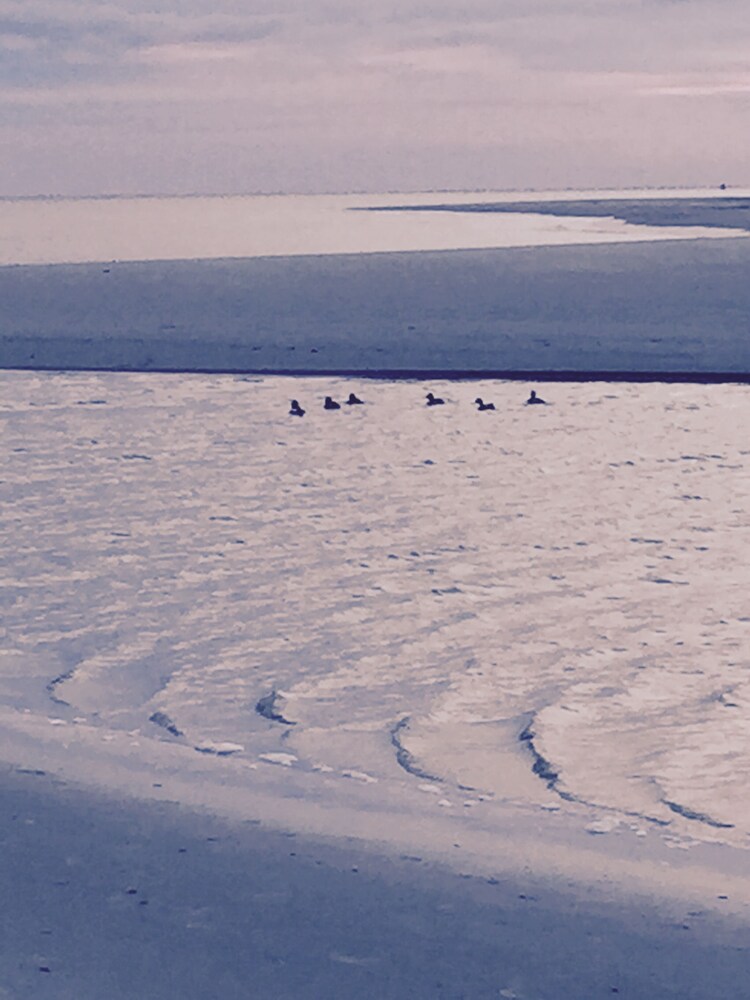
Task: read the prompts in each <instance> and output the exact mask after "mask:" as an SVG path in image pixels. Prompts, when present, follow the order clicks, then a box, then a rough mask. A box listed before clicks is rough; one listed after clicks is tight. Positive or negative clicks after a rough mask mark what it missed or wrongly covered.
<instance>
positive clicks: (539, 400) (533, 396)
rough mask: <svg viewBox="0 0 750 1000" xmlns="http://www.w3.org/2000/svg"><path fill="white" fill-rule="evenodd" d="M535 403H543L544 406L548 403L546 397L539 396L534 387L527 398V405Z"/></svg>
mask: <svg viewBox="0 0 750 1000" xmlns="http://www.w3.org/2000/svg"><path fill="white" fill-rule="evenodd" d="M534 403H541V404H542V405H543V406H546V405H547V400H546V399H542V397H541V396H537V394H536V392H535V391H534V390H533V389H532V390H531V395H530V396H529V398H528V399H527V400H526V405H527V406H530V405H533V404H534Z"/></svg>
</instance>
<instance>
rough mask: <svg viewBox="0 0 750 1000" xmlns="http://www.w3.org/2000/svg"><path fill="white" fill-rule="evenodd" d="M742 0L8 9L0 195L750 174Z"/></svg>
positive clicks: (748, 33) (215, 1) (5, 3)
mask: <svg viewBox="0 0 750 1000" xmlns="http://www.w3.org/2000/svg"><path fill="white" fill-rule="evenodd" d="M749 118H750V5H749V4H748V3H747V0H462V2H458V0H427V2H424V0H401V2H399V3H396V2H390V0H389V2H385V3H372V2H365V0H330V2H327V0H288V2H279V0H276V2H274V0H211V2H209V0H181V2H178V0H175V2H174V3H172V4H166V3H161V2H160V0H150V2H149V0H119V2H116V3H104V2H99V0H34V2H33V3H29V0H0V142H1V143H2V149H3V154H4V155H3V157H2V158H0V195H23V194H104V193H188V192H210V193H243V192H253V191H263V192H276V191H299V192H337V191H363V190H364V191H384V190H425V189H436V188H450V189H466V188H468V189H473V188H493V189H499V188H526V187H532V188H560V187H591V186H593V187H597V186H599V187H613V186H657V185H688V186H692V185H710V186H715V185H718V184H719V183H721V182H725V183H727V184H736V185H747V184H748V183H750V168H748V162H750V157H749V156H748V152H749V151H748V136H749V135H750V121H749Z"/></svg>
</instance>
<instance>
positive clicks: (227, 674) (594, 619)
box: [0, 373, 750, 843]
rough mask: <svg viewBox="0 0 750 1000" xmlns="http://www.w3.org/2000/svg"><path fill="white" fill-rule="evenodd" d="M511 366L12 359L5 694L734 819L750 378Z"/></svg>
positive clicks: (745, 738) (699, 819) (272, 748)
mask: <svg viewBox="0 0 750 1000" xmlns="http://www.w3.org/2000/svg"><path fill="white" fill-rule="evenodd" d="M427 389H432V390H434V391H435V393H436V394H438V395H440V396H442V397H443V398H444V399H445V401H446V405H444V406H442V407H427V406H425V405H424V393H425V392H426V391H427ZM352 390H353V391H355V392H356V394H357V395H358V396H359V397H360V398H362V399H364V400H365V405H364V406H352V407H347V406H346V405H344V406H342V408H341V410H339V411H335V412H326V411H324V409H323V398H324V396H325V395H327V394H331V395H333V396H334V397H337V398H338V399H339V400H341V401H343V400H345V399H346V397H347V395H348V393H349V392H350V391H352ZM527 394H528V392H527V389H526V388H525V387H523V386H521V385H519V384H517V383H516V384H513V383H489V382H486V383H481V384H479V385H476V384H461V383H453V384H448V383H444V384H433V385H431V386H424V387H423V386H421V385H416V384H409V383H401V384H389V383H371V384H367V383H362V382H350V381H344V380H340V381H323V380H315V379H280V378H268V379H263V380H261V379H253V380H246V379H240V378H232V377H204V376H184V375H174V376H146V375H124V374H121V375H68V376H53V375H40V374H21V373H17V374H8V375H6V376H4V392H3V403H2V407H1V409H0V416H1V417H2V422H3V425H4V426H3V436H2V440H3V441H4V443H5V444H6V449H7V454H6V472H5V475H4V492H5V496H6V501H5V505H4V508H3V510H4V513H3V525H2V527H3V537H4V538H6V539H8V540H9V544H6V545H5V546H4V548H3V551H2V553H0V568H1V569H2V573H3V577H4V583H5V590H4V593H5V597H4V602H5V608H4V621H5V625H6V627H7V637H8V638H7V643H6V653H7V657H6V659H5V660H4V663H5V667H4V670H3V674H2V678H0V683H1V686H0V697H1V698H2V702H3V704H5V705H6V706H13V707H15V708H21V709H23V708H28V709H30V710H31V712H32V714H33V713H38V712H42V713H44V712H49V711H50V707H51V705H52V702H50V698H52V699H53V701H54V704H55V706H56V710H57V711H58V712H60V713H62V714H63V716H65V713H66V712H67V713H68V715H69V716H70V720H69V721H72V720H73V719H74V718H78V719H79V720H81V721H83V720H88V722H92V720H93V721H95V723H96V725H98V726H102V727H104V728H105V730H109V731H111V732H115V731H119V732H124V731H128V732H130V731H135V730H139V731H140V732H141V733H142V734H143V736H144V737H146V738H150V739H152V740H155V741H159V740H162V741H163V740H167V741H177V742H179V743H180V744H184V745H185V746H186V747H187V748H190V747H195V748H196V749H198V750H201V751H202V752H203V753H204V754H206V753H208V754H214V755H216V756H231V757H232V759H233V760H234V761H239V760H245V761H248V762H252V761H258V760H261V761H264V762H266V763H270V764H276V765H282V766H284V767H288V768H290V767H291V768H299V769H302V770H307V771H313V770H315V771H318V772H320V771H323V772H324V773H331V774H338V775H340V776H343V777H346V778H347V779H348V780H350V781H351V780H354V781H357V782H360V783H362V782H365V783H368V782H369V783H372V784H376V783H377V782H381V783H387V782H389V781H396V780H409V781H413V782H414V786H415V789H416V790H423V791H427V792H431V791H436V792H437V794H438V795H440V796H442V798H440V800H439V802H440V803H443V804H446V803H447V806H452V805H454V804H456V803H460V802H461V799H462V797H463V798H465V797H466V796H467V795H469V802H468V804H469V805H470V804H471V803H477V802H480V801H482V799H483V797H487V796H496V797H500V798H510V799H521V800H528V799H533V800H535V801H538V802H541V803H544V804H546V805H548V806H550V807H552V806H559V807H560V808H563V809H564V808H568V807H569V804H572V803H590V804H593V805H595V806H598V807H606V808H607V809H611V810H612V812H613V815H614V816H615V817H617V816H626V815H630V816H635V817H647V818H649V819H650V820H652V821H655V822H657V823H660V824H662V823H669V824H671V825H672V826H673V828H674V824H677V827H678V828H680V829H683V830H689V831H690V832H691V833H692V834H693V835H694V836H696V837H699V838H708V839H710V838H719V839H729V840H733V841H734V842H737V843H744V842H745V839H746V837H747V834H748V833H749V832H750V809H749V808H748V805H747V802H746V799H745V797H744V796H743V795H742V794H741V790H742V788H743V782H744V775H745V774H746V773H747V771H748V768H750V736H749V735H748V734H749V733H750V729H748V726H747V713H748V711H750V685H749V684H748V681H747V678H746V676H745V675H746V658H745V657H743V650H744V649H745V648H746V646H747V635H748V629H750V611H749V610H748V608H747V602H746V600H745V597H744V594H745V588H744V587H743V586H742V584H743V576H744V572H745V560H744V559H743V553H744V552H745V550H746V547H747V542H748V533H749V532H750V522H749V521H748V518H747V508H748V494H749V493H750V475H749V474H748V470H749V469H750V466H749V465H748V456H750V448H749V447H748V445H747V441H746V439H745V431H744V428H745V427H746V426H747V420H748V413H747V410H748V405H749V404H748V399H747V392H746V390H745V389H743V388H741V387H732V386H714V387H711V386H684V385H683V386H679V385H673V386H654V385H638V386H636V385H627V384H619V385H615V386H607V385H604V384H597V383H591V384H584V385H569V384H556V385H554V386H549V387H547V389H546V390H545V396H547V397H548V398H549V400H550V402H551V403H552V405H550V406H546V407H541V406H540V407H526V406H524V400H525V399H526V396H527ZM478 395H481V396H482V397H483V398H484V399H485V400H488V401H493V402H494V403H495V406H496V409H495V411H486V412H481V413H480V412H478V411H477V409H476V407H475V405H474V402H473V401H474V399H475V397H477V396H478ZM292 397H295V398H297V399H299V400H300V402H301V403H302V406H303V408H305V410H306V414H305V416H304V418H302V419H301V420H300V419H299V418H297V419H295V418H293V417H289V416H288V406H289V399H291V398H292ZM615 822H616V818H615Z"/></svg>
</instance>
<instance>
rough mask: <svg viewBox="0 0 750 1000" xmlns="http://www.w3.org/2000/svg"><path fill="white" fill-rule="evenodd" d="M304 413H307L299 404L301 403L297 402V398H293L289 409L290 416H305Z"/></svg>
mask: <svg viewBox="0 0 750 1000" xmlns="http://www.w3.org/2000/svg"><path fill="white" fill-rule="evenodd" d="M304 415H305V411H304V410H303V409H302V407H301V406H300V405H299V403H298V402H297V400H296V399H293V400H292V405H291V407H290V409H289V416H290V417H304Z"/></svg>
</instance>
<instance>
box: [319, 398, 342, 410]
mask: <svg viewBox="0 0 750 1000" xmlns="http://www.w3.org/2000/svg"><path fill="white" fill-rule="evenodd" d="M323 409H324V410H340V409H341V404H340V403H337V402H336V400H335V399H331V397H330V396H326V401H325V403H323Z"/></svg>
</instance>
